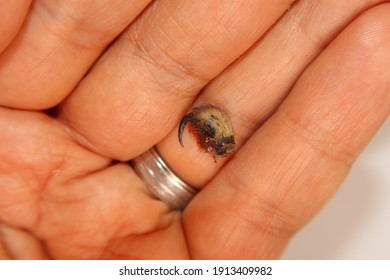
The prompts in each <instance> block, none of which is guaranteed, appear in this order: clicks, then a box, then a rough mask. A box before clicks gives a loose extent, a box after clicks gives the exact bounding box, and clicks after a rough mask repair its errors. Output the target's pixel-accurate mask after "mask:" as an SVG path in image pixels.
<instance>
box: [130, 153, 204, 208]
mask: <svg viewBox="0 0 390 280" xmlns="http://www.w3.org/2000/svg"><path fill="white" fill-rule="evenodd" d="M131 165H132V166H133V167H134V170H135V172H136V173H137V174H138V176H139V177H140V178H141V179H142V180H143V181H144V183H145V185H146V187H147V188H148V190H149V191H150V192H151V193H152V194H153V195H154V196H156V197H157V198H158V199H160V200H161V201H163V202H164V203H166V204H167V205H168V206H169V207H171V208H172V209H174V210H182V209H184V208H185V207H186V206H187V204H188V203H189V202H190V201H191V199H192V198H193V197H194V196H195V195H196V193H197V192H198V190H197V189H195V188H194V187H192V186H190V185H189V184H187V183H186V182H184V181H183V180H181V179H180V178H179V177H178V176H176V174H175V173H174V172H173V171H172V170H171V169H170V168H169V167H168V165H167V164H166V163H165V162H164V160H163V159H162V158H161V156H160V155H159V153H158V151H157V149H156V148H155V147H153V148H151V149H150V150H148V151H147V152H145V153H143V154H141V155H140V156H138V157H136V158H134V159H133V160H131Z"/></svg>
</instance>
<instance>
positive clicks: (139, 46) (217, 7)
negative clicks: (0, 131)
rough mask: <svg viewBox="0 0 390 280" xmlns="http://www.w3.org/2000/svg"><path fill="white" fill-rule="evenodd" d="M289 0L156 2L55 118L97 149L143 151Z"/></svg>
mask: <svg viewBox="0 0 390 280" xmlns="http://www.w3.org/2000/svg"><path fill="white" fill-rule="evenodd" d="M291 2H292V1H274V2H273V3H272V4H270V3H269V1H220V0H214V1H190V0H186V1H156V2H154V3H153V5H151V6H149V7H148V9H147V11H145V13H144V14H143V15H142V16H141V17H139V18H138V20H137V21H136V22H135V23H134V24H132V26H130V28H129V29H128V30H127V31H126V32H125V33H124V34H123V35H122V36H121V38H120V39H119V40H118V41H117V42H116V43H115V44H114V45H113V47H112V48H110V50H109V51H108V52H107V53H106V54H105V55H104V57H103V58H102V59H101V60H100V61H99V63H98V65H97V66H96V67H94V69H93V70H92V71H91V72H90V73H89V75H88V76H87V77H86V78H85V79H84V80H83V81H82V83H81V84H80V85H79V87H78V88H77V89H76V91H75V92H74V93H73V94H72V95H71V96H70V98H69V99H68V100H66V102H65V104H64V105H63V107H62V108H61V112H60V119H61V120H62V121H63V122H65V123H66V124H68V125H69V126H71V127H72V128H73V129H74V130H75V131H77V132H78V133H80V134H81V135H82V136H83V137H84V138H85V139H86V141H85V142H86V143H88V144H87V145H88V147H89V148H91V149H93V150H95V151H97V152H99V153H100V154H103V155H106V156H109V157H112V158H116V159H121V160H128V159H130V158H132V157H133V156H135V155H138V154H140V153H141V152H143V151H144V150H146V149H148V148H150V147H151V146H152V145H154V144H155V143H157V142H158V141H160V140H161V139H162V138H163V137H164V136H165V135H166V134H167V133H168V132H169V131H170V130H171V129H172V128H173V126H174V125H175V124H176V123H178V122H179V118H180V116H181V115H182V113H183V112H185V110H186V108H188V106H189V105H190V104H191V103H192V101H193V99H194V97H195V96H196V95H197V94H198V92H199V90H200V89H201V88H202V87H203V86H204V85H205V84H207V83H208V82H209V81H210V80H211V79H212V78H214V77H215V76H216V75H217V74H219V73H220V72H221V71H222V70H223V69H224V68H226V67H227V66H228V65H229V64H230V63H231V62H232V61H234V60H235V59H236V58H237V56H239V55H240V54H242V53H243V52H244V51H245V50H247V49H248V48H249V47H250V46H251V45H252V44H253V43H254V42H255V41H256V40H257V39H258V37H259V36H261V35H262V34H263V33H264V32H265V31H266V30H267V29H268V28H269V26H271V25H272V24H273V23H274V22H275V21H276V20H277V19H278V17H279V16H280V15H281V14H282V13H283V12H284V11H285V10H286V9H287V8H288V5H289V4H290V3H291Z"/></svg>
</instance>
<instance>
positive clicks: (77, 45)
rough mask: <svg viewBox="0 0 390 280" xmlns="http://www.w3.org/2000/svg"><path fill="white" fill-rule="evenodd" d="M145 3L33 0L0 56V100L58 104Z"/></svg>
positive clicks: (31, 106)
mask: <svg viewBox="0 0 390 280" xmlns="http://www.w3.org/2000/svg"><path fill="white" fill-rule="evenodd" d="M8 2H12V1H8ZM148 2H149V0H138V1H126V0H116V1H99V2H97V1H76V0H72V1H51V0H38V1H35V2H34V4H33V5H32V7H31V11H30V15H29V17H28V18H27V21H26V23H25V24H24V26H23V27H22V29H21V31H20V32H19V34H18V36H17V37H16V38H15V40H14V41H13V42H12V44H11V45H10V46H9V47H8V48H7V50H6V51H5V52H3V53H2V54H1V56H0V91H1V95H0V104H1V105H3V106H8V107H14V108H23V109H45V108H49V107H52V106H54V105H56V104H57V103H59V102H60V101H61V100H62V99H64V98H65V97H66V95H67V94H68V93H69V92H70V91H71V90H72V89H73V88H74V86H75V85H76V84H77V83H78V82H79V80H80V79H81V78H82V77H83V76H84V74H85V73H86V71H87V70H88V69H89V68H90V66H91V64H92V63H93V62H94V61H95V60H96V58H97V57H98V56H99V55H100V54H101V53H102V52H103V50H104V49H105V48H106V46H107V45H108V44H109V43H110V42H111V41H112V40H113V39H114V38H115V37H116V36H117V35H118V34H119V33H120V32H122V30H123V29H125V27H126V26H127V25H128V24H129V23H130V22H131V21H132V20H133V19H134V18H135V17H136V16H137V15H138V14H139V13H140V12H141V11H142V10H143V8H144V7H145V6H146V5H147V4H148Z"/></svg>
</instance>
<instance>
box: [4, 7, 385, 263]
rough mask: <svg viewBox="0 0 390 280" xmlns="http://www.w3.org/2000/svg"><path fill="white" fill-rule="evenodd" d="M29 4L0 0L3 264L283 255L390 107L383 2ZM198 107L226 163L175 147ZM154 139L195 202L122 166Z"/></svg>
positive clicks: (189, 147) (186, 139) (188, 148)
mask: <svg viewBox="0 0 390 280" xmlns="http://www.w3.org/2000/svg"><path fill="white" fill-rule="evenodd" d="M28 2H29V1H24V2H23V1H19V2H17V1H4V3H2V2H0V16H1V18H3V19H6V20H4V23H5V24H3V25H2V26H1V28H2V29H3V30H0V33H1V34H5V35H4V36H1V38H0V51H1V50H2V52H1V54H0V105H1V108H0V236H1V243H0V257H2V258H17V259H31V258H34V259H35V258H56V259H57V258H59V259H64V258H65V259H76V258H77V259H78V258H82V259H109V258H111V259H119V258H124V259H133V258H135V259H162V258H169V259H182V258H184V259H186V258H195V259H214V258H220V259H221V258H222V259H226V258H236V259H247V258H277V257H278V256H280V254H281V253H282V251H283V249H284V248H285V246H286V244H287V243H288V241H289V239H290V238H291V237H292V236H293V234H294V233H295V232H296V231H298V230H299V229H300V228H302V227H303V226H304V225H305V224H306V223H307V222H308V221H309V220H310V219H311V218H312V217H313V216H314V215H315V214H316V213H317V212H318V211H319V210H320V209H321V207H322V206H323V205H324V204H325V203H326V201H327V200H328V199H329V197H330V196H331V195H332V194H333V193H334V192H335V191H336V189H337V187H338V186H339V185H340V183H341V182H342V180H343V179H344V178H345V176H346V174H347V172H348V169H349V168H350V166H351V164H352V162H353V161H354V159H355V158H356V156H357V155H358V154H359V152H360V151H361V150H362V149H363V147H364V146H365V145H366V144H367V142H368V141H369V140H370V138H371V137H372V136H373V134H374V133H375V131H376V130H377V129H378V128H379V126H380V124H381V123H382V122H383V121H384V120H385V119H386V117H387V116H388V114H389V111H390V93H389V89H390V70H389V67H388V65H389V63H390V32H389V31H390V18H389V17H388V15H389V13H390V5H389V4H382V5H379V6H377V7H373V6H374V5H377V4H380V3H382V2H385V1H379V0H376V1H374V0H371V1H369V0H365V1H363V0H361V1H338V0H332V1H322V2H321V1H299V2H297V3H296V4H294V5H293V6H291V8H290V9H289V7H290V5H291V4H292V2H293V1H273V2H272V4H270V1H260V0H259V1H229V2H228V1H154V2H153V3H151V4H150V5H148V4H149V3H148V2H149V1H146V0H140V1H124V0H122V1H120V0H118V1H110V2H109V4H108V1H107V3H103V2H104V1H101V2H96V1H44V0H41V1H35V2H33V4H32V6H31V7H30V9H29V3H28ZM147 5H148V6H147ZM3 7H4V8H3ZM22 11H23V12H22ZM141 12H142V14H140V13H141ZM25 16H26V18H25V21H24V24H23V26H22V27H21V28H20V29H19V27H20V25H21V24H22V22H23V20H24V17H25ZM274 23H275V24H274ZM122 31H123V32H122ZM115 38H117V39H116V40H115V41H113V40H114V39H115ZM112 41H113V42H112ZM111 42H112V43H111ZM237 57H239V58H238V59H237ZM200 104H213V105H216V106H218V107H220V108H222V109H223V110H224V111H225V112H227V113H228V115H229V116H230V118H231V121H232V123H233V127H234V130H235V137H236V143H237V145H238V146H239V150H238V151H237V152H236V154H234V155H233V156H231V157H230V158H226V159H223V160H219V161H218V163H217V164H215V163H214V161H213V159H212V157H210V155H208V154H205V153H201V152H199V151H198V149H197V147H196V144H195V142H194V141H193V140H192V139H191V138H190V137H188V134H184V136H183V137H184V142H185V143H186V146H185V149H183V148H182V147H181V146H180V144H179V142H178V140H177V125H178V123H179V121H180V119H181V117H182V116H183V115H184V114H185V113H186V112H187V111H188V109H189V108H190V107H192V106H197V105H200ZM49 108H51V110H49V111H47V110H46V109H49ZM153 145H157V147H158V149H159V151H160V153H161V155H162V157H163V158H164V159H165V161H166V162H167V163H168V164H169V166H171V168H172V169H173V170H175V172H176V173H177V174H178V175H179V176H180V177H181V178H183V179H184V180H186V181H187V182H189V183H191V184H192V185H195V186H198V187H199V188H202V191H201V192H200V193H198V194H197V196H196V197H195V198H194V199H193V200H192V201H191V202H190V204H189V205H188V206H187V208H186V209H185V210H184V212H179V211H172V210H170V209H169V208H168V207H167V206H166V205H165V204H164V203H162V202H161V201H159V200H156V199H154V198H152V197H151V195H150V194H149V193H148V191H147V190H146V188H145V186H144V185H143V182H142V181H141V180H140V179H139V178H138V176H137V175H136V174H135V173H134V172H133V170H132V168H131V167H130V166H129V165H128V164H126V163H123V162H124V161H128V160H130V159H132V158H134V157H136V156H137V155H139V154H140V153H142V152H144V151H146V150H148V149H150V148H151V147H152V146H153Z"/></svg>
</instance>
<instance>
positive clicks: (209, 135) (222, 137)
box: [179, 105, 237, 162]
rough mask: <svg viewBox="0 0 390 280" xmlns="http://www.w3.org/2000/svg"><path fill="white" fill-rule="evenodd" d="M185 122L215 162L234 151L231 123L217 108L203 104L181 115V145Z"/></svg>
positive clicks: (201, 146) (200, 146)
mask: <svg viewBox="0 0 390 280" xmlns="http://www.w3.org/2000/svg"><path fill="white" fill-rule="evenodd" d="M187 124H188V126H189V130H190V132H192V134H193V135H194V136H195V139H196V141H197V143H198V146H199V148H200V149H201V150H203V151H205V152H207V153H209V154H212V155H213V157H214V161H215V162H216V161H217V159H218V158H219V157H224V156H228V155H230V154H232V153H234V152H235V151H236V149H237V146H236V143H235V142H234V135H233V127H232V124H231V122H230V119H229V117H228V116H227V115H226V114H225V113H224V112H223V111H221V110H220V109H219V108H217V107H215V106H212V105H205V106H201V107H197V108H194V109H193V110H192V111H191V112H189V113H188V114H187V115H185V116H184V117H183V119H182V120H181V122H180V126H179V142H180V144H181V145H182V146H183V147H184V145H183V142H182V135H183V131H184V128H185V126H186V125H187Z"/></svg>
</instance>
